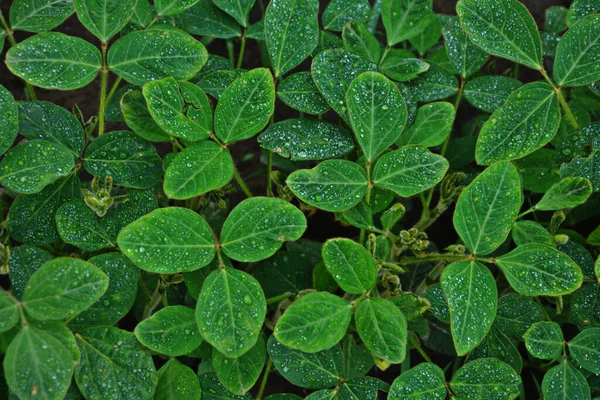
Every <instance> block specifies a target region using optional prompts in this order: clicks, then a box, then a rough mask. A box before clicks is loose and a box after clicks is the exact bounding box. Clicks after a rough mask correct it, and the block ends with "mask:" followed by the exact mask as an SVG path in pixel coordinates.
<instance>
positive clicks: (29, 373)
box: [3, 325, 74, 400]
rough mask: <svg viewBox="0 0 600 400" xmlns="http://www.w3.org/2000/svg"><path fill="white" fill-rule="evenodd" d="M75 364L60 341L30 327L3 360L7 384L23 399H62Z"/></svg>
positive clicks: (24, 330)
mask: <svg viewBox="0 0 600 400" xmlns="http://www.w3.org/2000/svg"><path fill="white" fill-rule="evenodd" d="M73 365H74V363H73V358H72V356H71V353H70V352H69V350H68V349H67V348H66V347H65V346H64V345H63V344H62V343H61V342H60V341H59V340H58V339H56V338H55V337H54V336H53V335H52V334H50V333H48V332H45V331H43V330H41V329H37V328H35V327H33V326H29V325H26V326H24V327H23V328H21V331H20V332H19V333H18V334H17V336H16V337H15V338H14V339H13V341H12V342H11V343H10V345H9V346H8V349H7V351H6V356H5V357H4V361H3V366H4V374H5V378H6V382H7V383H8V386H9V387H10V389H11V391H12V392H13V393H14V394H15V395H17V396H18V397H19V398H20V399H38V398H43V399H48V400H60V399H62V398H63V397H64V395H65V393H66V392H67V389H68V388H69V385H70V384H71V375H72V373H73Z"/></svg>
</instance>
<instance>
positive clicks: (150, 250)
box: [117, 207, 215, 274]
mask: <svg viewBox="0 0 600 400" xmlns="http://www.w3.org/2000/svg"><path fill="white" fill-rule="evenodd" d="M117 242H118V243H119V247H120V248H121V251H123V253H124V254H125V255H126V256H127V257H129V259H130V260H131V261H133V263H134V264H135V265H137V266H138V267H140V268H142V269H144V270H146V271H148V272H155V273H166V274H175V273H179V272H185V271H193V270H195V269H198V268H201V267H203V266H205V265H207V264H208V263H209V262H210V261H211V260H212V259H213V257H214V256H215V244H214V242H213V238H212V234H211V230H210V227H209V226H208V224H207V223H206V221H205V220H204V218H202V217H201V216H200V215H198V214H196V213H195V212H194V211H192V210H188V209H185V208H179V207H166V208H159V209H157V210H154V211H152V212H151V213H149V214H146V215H144V216H143V217H141V218H140V219H138V220H136V221H134V222H132V223H131V224H129V225H127V226H126V227H125V228H123V230H122V231H121V232H120V233H119V236H118V237H117Z"/></svg>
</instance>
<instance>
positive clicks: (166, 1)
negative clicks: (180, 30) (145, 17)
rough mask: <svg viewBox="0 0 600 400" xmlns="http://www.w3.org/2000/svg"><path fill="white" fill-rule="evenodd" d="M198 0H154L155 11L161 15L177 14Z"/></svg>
mask: <svg viewBox="0 0 600 400" xmlns="http://www.w3.org/2000/svg"><path fill="white" fill-rule="evenodd" d="M197 2H198V0H155V1H154V6H155V7H156V13H157V14H158V15H160V16H161V17H166V16H168V15H175V14H179V13H181V12H182V11H184V10H187V9H188V8H190V7H192V6H193V5H194V4H195V3H197Z"/></svg>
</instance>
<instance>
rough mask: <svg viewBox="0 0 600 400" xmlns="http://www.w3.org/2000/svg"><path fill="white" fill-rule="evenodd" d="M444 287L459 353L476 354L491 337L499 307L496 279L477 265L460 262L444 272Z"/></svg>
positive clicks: (474, 262) (482, 266) (442, 282)
mask: <svg viewBox="0 0 600 400" xmlns="http://www.w3.org/2000/svg"><path fill="white" fill-rule="evenodd" d="M440 283H441V285H442V289H443V290H444V294H445V295H446V299H447V300H448V308H449V310H450V327H451V328H452V339H453V340H454V347H455V348H456V353H457V354H458V355H459V356H460V355H464V354H466V353H468V352H469V351H471V350H473V349H474V348H475V347H476V346H477V345H478V344H479V343H480V342H481V341H482V340H483V338H484V337H485V336H486V335H487V334H488V332H489V330H490V328H491V327H492V323H493V322H494V318H495V317H496V309H497V307H498V290H497V289H496V281H495V280H494V276H493V275H492V273H491V272H490V271H489V270H488V269H487V267H486V266H485V265H483V264H481V263H479V262H476V261H460V262H455V263H452V264H450V265H449V266H447V267H446V268H445V269H444V272H443V273H442V277H441V278H440Z"/></svg>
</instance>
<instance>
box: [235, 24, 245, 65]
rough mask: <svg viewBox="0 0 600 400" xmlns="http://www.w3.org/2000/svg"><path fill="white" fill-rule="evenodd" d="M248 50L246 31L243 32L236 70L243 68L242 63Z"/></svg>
mask: <svg viewBox="0 0 600 400" xmlns="http://www.w3.org/2000/svg"><path fill="white" fill-rule="evenodd" d="M245 50H246V29H244V32H242V43H241V44H240V52H239V54H238V59H237V64H236V66H235V68H236V69H240V68H242V61H244V51H245Z"/></svg>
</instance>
